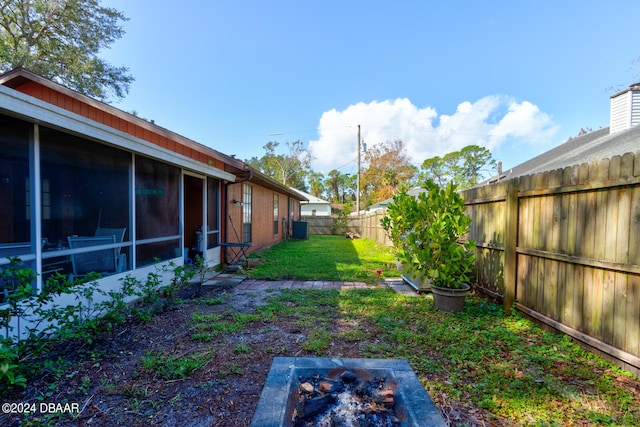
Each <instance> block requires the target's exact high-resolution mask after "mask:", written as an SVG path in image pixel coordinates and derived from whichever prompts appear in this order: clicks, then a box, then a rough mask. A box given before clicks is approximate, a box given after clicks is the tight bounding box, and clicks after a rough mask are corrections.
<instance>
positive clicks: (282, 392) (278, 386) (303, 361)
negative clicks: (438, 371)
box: [251, 357, 446, 427]
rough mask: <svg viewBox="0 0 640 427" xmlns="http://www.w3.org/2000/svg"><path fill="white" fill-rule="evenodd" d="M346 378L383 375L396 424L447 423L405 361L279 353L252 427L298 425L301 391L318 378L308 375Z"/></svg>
mask: <svg viewBox="0 0 640 427" xmlns="http://www.w3.org/2000/svg"><path fill="white" fill-rule="evenodd" d="M345 377H349V378H353V379H351V380H350V382H352V381H356V382H358V383H366V382H370V381H372V380H374V379H376V380H379V379H380V378H384V379H385V381H386V383H385V386H384V388H385V389H388V390H385V391H388V393H389V394H391V397H390V399H391V403H390V404H388V403H387V404H388V407H389V410H392V411H393V414H394V418H395V419H396V420H397V422H396V423H395V424H393V425H398V426H401V427H430V426H442V427H444V426H446V423H445V422H444V420H443V418H442V416H441V415H440V412H439V411H438V408H437V407H436V406H435V405H434V403H433V401H432V400H431V398H430V397H429V395H428V394H427V392H426V391H425V389H424V387H423V386H422V384H421V383H420V381H419V380H418V378H417V377H416V375H415V373H414V372H413V370H412V369H411V367H410V365H409V363H408V362H407V361H406V360H404V359H338V358H333V359H328V358H313V357H276V358H274V360H273V363H272V364H271V369H270V371H269V374H268V376H267V381H266V383H265V385H264V388H263V389H262V394H261V395H260V400H259V402H258V407H257V408H256V412H255V414H254V416H253V420H252V422H251V427H293V426H294V425H295V422H294V418H295V417H296V416H297V411H299V398H300V394H301V393H302V392H301V391H300V389H304V388H305V387H309V388H311V384H309V382H313V381H311V380H308V379H309V378H324V380H322V379H319V380H318V381H323V382H324V383H325V384H339V383H340V380H341V378H345ZM301 382H302V386H301ZM325 387H326V385H325ZM314 393H315V394H323V395H324V394H325V393H320V392H314ZM327 393H328V392H327ZM381 394H382V393H381ZM323 397H324V396H323ZM297 404H298V407H297V406H296V405H297ZM353 425H357V424H353Z"/></svg>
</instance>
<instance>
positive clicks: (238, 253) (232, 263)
mask: <svg viewBox="0 0 640 427" xmlns="http://www.w3.org/2000/svg"><path fill="white" fill-rule="evenodd" d="M251 245H252V244H251V243H220V246H221V247H222V248H223V250H224V259H225V261H226V264H227V266H226V267H225V269H224V271H227V270H235V271H237V270H241V269H242V264H241V263H240V261H241V260H242V258H244V259H246V258H247V248H250V247H251Z"/></svg>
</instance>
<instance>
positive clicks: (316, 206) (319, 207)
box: [300, 203, 331, 216]
mask: <svg viewBox="0 0 640 427" xmlns="http://www.w3.org/2000/svg"><path fill="white" fill-rule="evenodd" d="M300 209H301V211H302V216H331V204H329V203H301V204H300ZM314 211H315V213H314Z"/></svg>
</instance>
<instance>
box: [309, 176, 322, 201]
mask: <svg viewBox="0 0 640 427" xmlns="http://www.w3.org/2000/svg"><path fill="white" fill-rule="evenodd" d="M307 181H308V182H309V194H311V195H312V196H316V197H320V198H322V197H324V190H325V186H324V175H323V174H322V173H320V172H313V171H311V172H309V174H308V176H307Z"/></svg>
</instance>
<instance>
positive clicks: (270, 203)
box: [226, 181, 300, 254]
mask: <svg viewBox="0 0 640 427" xmlns="http://www.w3.org/2000/svg"><path fill="white" fill-rule="evenodd" d="M245 185H249V186H251V190H252V192H251V194H252V201H251V247H250V248H248V249H247V250H246V252H247V254H251V253H252V252H256V251H258V250H260V249H264V248H267V247H270V246H273V245H274V244H276V243H278V242H280V241H282V240H283V239H285V238H286V237H287V236H286V233H287V231H288V228H289V226H288V223H289V222H290V221H291V220H298V219H299V218H300V216H299V214H298V212H297V209H294V214H293V218H290V216H291V215H290V213H289V212H287V211H288V208H289V205H290V200H291V199H290V196H289V195H287V194H284V193H282V192H278V191H274V190H272V189H269V188H264V187H261V186H259V185H256V184H254V183H251V182H250V181H249V182H242V183H236V184H230V185H228V186H227V191H228V195H227V203H228V206H229V212H228V217H227V218H226V219H227V221H226V222H227V227H226V230H227V231H226V241H227V242H230V243H240V242H241V241H242V229H243V216H244V213H245V211H246V210H247V209H248V207H247V206H245V205H244V204H243V205H239V204H235V203H233V202H234V200H236V201H241V200H243V194H242V193H243V190H242V189H243V187H244V186H245ZM274 195H277V196H278V230H277V232H274ZM294 204H295V205H297V204H298V201H294ZM283 218H284V219H285V220H284V221H283Z"/></svg>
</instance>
